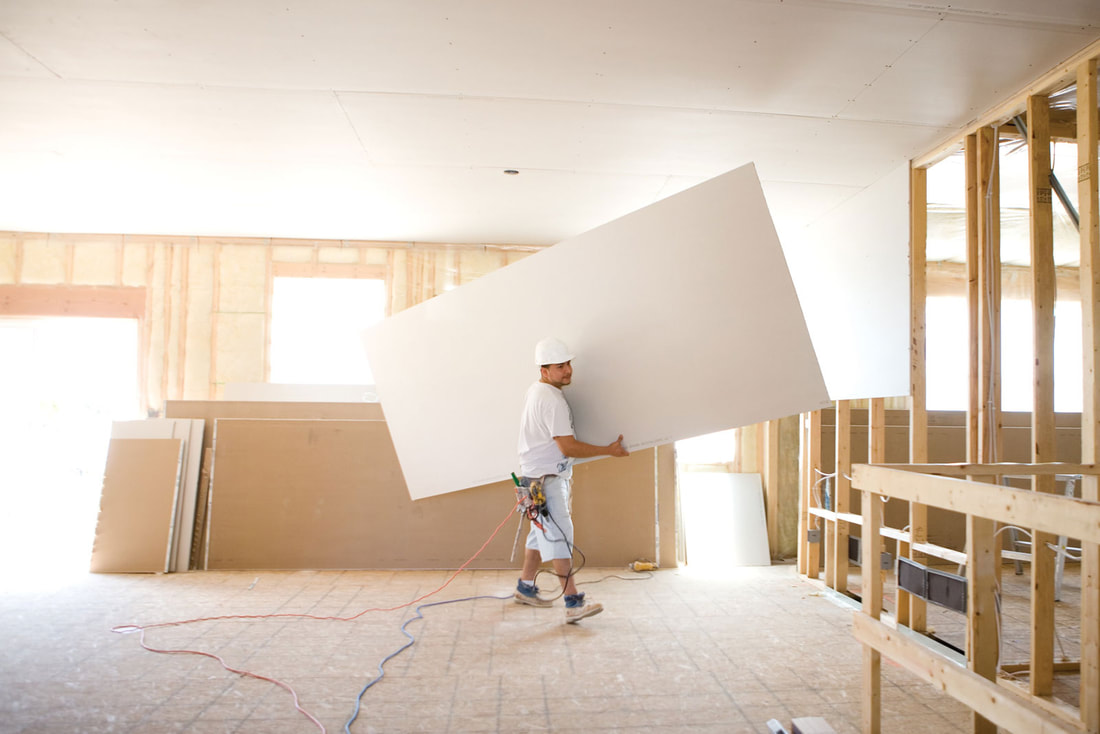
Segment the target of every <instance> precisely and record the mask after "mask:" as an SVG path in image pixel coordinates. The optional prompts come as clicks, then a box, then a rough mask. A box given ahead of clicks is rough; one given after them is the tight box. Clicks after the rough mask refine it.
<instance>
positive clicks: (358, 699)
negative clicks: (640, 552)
mask: <svg viewBox="0 0 1100 734" xmlns="http://www.w3.org/2000/svg"><path fill="white" fill-rule="evenodd" d="M578 570H579V569H578ZM651 578H653V574H652V573H646V575H644V576H642V575H638V576H635V577H628V576H620V575H619V574H608V575H607V576H603V577H601V578H598V579H593V580H591V581H578V582H576V584H577V586H582V585H584V584H598V583H600V582H602V581H607V580H608V579H622V580H623V581H645V580H646V579H651ZM511 598H512V597H511V595H509V596H489V595H482V596H467V597H463V598H461V599H447V600H445V601H436V602H429V603H427V604H421V605H420V606H418V607H417V608H416V615H415V616H413V617H409V618H408V619H406V620H405V621H404V622H403V623H402V624H401V633H402V634H403V635H405V637H407V638H409V639H408V642H406V643H404V644H403V645H401V647H399V648H397V649H396V650H394V651H393V652H391V653H390V654H389V655H387V656H386V657H384V658H382V660H381V661H380V662H379V663H378V675H376V676H375V677H374V678H372V679H371V680H370V681H368V682H367V684H366V685H365V686H363V687H362V689H360V691H359V693H358V694H357V695H356V696H355V708H354V710H353V711H352V713H351V716H350V717H349V718H348V720H347V721H346V722H345V723H344V732H345V734H351V725H352V724H354V723H355V720H356V719H358V718H359V713H360V710H361V708H362V703H363V696H364V695H365V694H366V692H367V691H368V690H369V689H370V688H371V687H372V686H373V685H374V684H376V683H378V682H379V681H381V680H382V679H383V678H384V677H385V676H386V670H385V665H386V663H388V662H389V661H391V660H393V659H394V658H396V657H397V656H398V655H400V654H401V653H403V652H405V651H406V650H408V649H409V648H410V647H412V646H413V645H414V644H416V638H415V637H414V636H413V635H412V633H411V632H409V630H408V626H409V625H410V624H412V623H413V622H415V621H417V620H420V619H423V618H424V613H423V611H422V610H424V609H426V608H428V607H438V606H443V605H444V604H456V603H458V602H463V601H476V600H478V599H499V600H501V601H507V600H508V599H511ZM555 598H557V597H555Z"/></svg>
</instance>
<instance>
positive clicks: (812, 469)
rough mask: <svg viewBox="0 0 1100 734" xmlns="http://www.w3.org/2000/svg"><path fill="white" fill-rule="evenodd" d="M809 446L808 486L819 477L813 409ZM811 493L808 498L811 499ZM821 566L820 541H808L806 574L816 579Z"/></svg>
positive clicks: (816, 420)
mask: <svg viewBox="0 0 1100 734" xmlns="http://www.w3.org/2000/svg"><path fill="white" fill-rule="evenodd" d="M808 441H809V448H808V449H807V454H808V456H809V461H808V463H807V471H806V473H807V474H808V475H809V478H810V486H811V487H812V486H813V484H814V483H816V482H817V480H818V477H819V474H818V472H819V470H820V469H821V411H820V410H815V411H814V412H812V413H810V430H809V437H808ZM812 499H813V498H812V495H811V497H810V500H811V501H812ZM816 524H817V523H816V521H815V522H811V523H808V525H807V527H811V528H812V527H815V526H816ZM820 567H821V542H817V543H809V544H808V548H807V550H806V576H808V577H809V578H811V579H816V578H817V577H818V576H819V575H820Z"/></svg>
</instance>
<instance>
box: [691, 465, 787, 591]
mask: <svg viewBox="0 0 1100 734" xmlns="http://www.w3.org/2000/svg"><path fill="white" fill-rule="evenodd" d="M680 508H681V512H682V513H683V518H684V540H685V544H686V546H687V565H688V568H690V569H692V570H702V571H706V572H708V573H709V572H714V571H720V570H722V569H726V568H729V567H732V566H768V565H770V564H771V555H770V554H769V551H768V530H767V523H766V521H765V517H764V489H763V487H762V486H761V483H760V475H759V474H728V473H725V472H690V471H689V472H683V473H681V474H680Z"/></svg>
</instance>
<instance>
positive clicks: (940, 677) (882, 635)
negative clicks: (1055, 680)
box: [852, 614, 1082, 734]
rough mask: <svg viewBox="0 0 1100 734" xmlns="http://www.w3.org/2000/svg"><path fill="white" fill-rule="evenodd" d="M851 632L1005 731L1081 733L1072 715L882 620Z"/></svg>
mask: <svg viewBox="0 0 1100 734" xmlns="http://www.w3.org/2000/svg"><path fill="white" fill-rule="evenodd" d="M852 633H853V634H854V635H855V638H856V639H857V640H858V641H859V642H861V643H863V644H866V645H871V646H872V647H874V648H875V649H876V650H878V651H879V652H881V653H882V654H883V655H885V656H886V657H887V658H889V659H890V660H893V661H894V662H896V663H897V664H898V665H900V666H901V667H903V668H905V669H906V670H908V671H909V672H910V673H912V674H913V675H915V676H916V677H917V678H919V679H921V680H923V681H925V682H926V683H930V684H931V685H932V686H933V687H934V688H936V689H938V690H941V691H946V692H948V693H949V694H950V695H951V696H952V697H953V698H954V699H955V700H957V701H960V702H962V703H964V704H966V705H967V706H969V707H970V708H971V709H973V710H974V711H976V712H978V713H979V714H981V715H982V716H983V717H984V718H985V719H988V720H989V721H991V722H993V723H994V724H995V725H997V726H1001V727H1003V728H1004V729H1005V731H1012V732H1029V733H1031V734H1055V733H1057V734H1067V733H1070V732H1080V731H1082V730H1081V728H1080V726H1079V725H1077V724H1076V722H1074V721H1072V720H1070V719H1069V718H1068V717H1066V718H1063V717H1059V716H1057V715H1055V714H1053V713H1051V712H1048V711H1045V710H1043V709H1042V708H1039V707H1038V706H1035V705H1033V704H1031V703H1029V702H1028V700H1027V699H1024V698H1021V697H1020V696H1018V695H1016V694H1014V693H1012V692H1011V691H1009V690H1006V689H1004V688H1003V687H1002V686H999V685H997V684H996V683H994V682H993V681H990V680H988V679H986V678H985V677H983V676H979V675H977V674H975V673H972V672H970V671H968V670H967V669H965V668H963V667H961V666H960V665H958V664H957V663H955V662H954V661H953V660H950V659H948V658H946V657H944V656H942V655H938V654H937V653H935V652H933V651H931V650H929V649H928V648H927V647H925V646H924V645H922V644H921V643H920V642H917V641H916V640H912V639H908V638H906V637H903V636H902V635H901V633H899V632H898V631H897V630H893V629H890V627H888V626H887V625H885V624H883V623H882V622H880V621H877V620H874V619H871V618H870V617H867V616H866V615H863V614H857V615H855V617H854V619H853V620H852Z"/></svg>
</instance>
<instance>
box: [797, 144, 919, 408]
mask: <svg viewBox="0 0 1100 734" xmlns="http://www.w3.org/2000/svg"><path fill="white" fill-rule="evenodd" d="M783 246H784V250H785V251H786V253H787V261H788V262H789V263H790V264H791V277H793V278H794V283H795V287H796V288H797V289H798V297H799V299H800V300H801V301H802V306H803V309H804V310H805V312H806V324H807V325H808V326H809V329H810V334H811V336H812V337H813V343H814V349H815V350H816V351H817V357H818V360H819V361H820V362H821V371H822V373H823V374H824V376H825V384H826V385H828V386H829V395H830V397H832V398H833V399H834V400H847V399H859V398H870V397H889V396H894V395H908V394H909V166H908V164H906V165H904V166H901V167H899V168H898V169H896V170H895V171H893V172H892V173H890V174H889V175H887V176H885V177H884V178H882V179H881V180H879V181H878V182H877V183H875V184H874V185H872V186H870V187H868V188H867V189H866V190H864V191H863V192H861V193H859V194H857V195H856V196H854V197H852V198H851V199H849V200H848V201H847V202H845V203H844V204H843V205H841V206H839V207H837V209H835V210H834V211H833V212H831V213H830V214H829V215H828V216H826V217H825V218H823V219H822V220H821V221H819V222H818V223H816V224H814V225H812V226H810V227H807V228H806V229H804V230H803V231H802V232H801V233H800V234H792V236H789V237H787V238H785V239H784V241H783Z"/></svg>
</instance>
